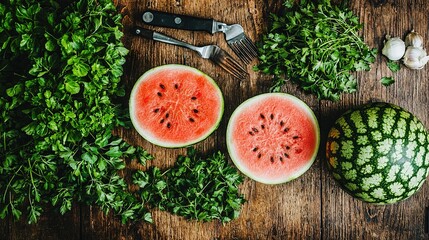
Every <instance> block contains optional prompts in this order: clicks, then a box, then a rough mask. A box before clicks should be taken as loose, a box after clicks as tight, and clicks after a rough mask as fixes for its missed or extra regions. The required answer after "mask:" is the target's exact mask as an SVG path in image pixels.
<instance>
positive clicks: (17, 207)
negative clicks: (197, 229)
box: [0, 0, 152, 223]
mask: <svg viewBox="0 0 429 240" xmlns="http://www.w3.org/2000/svg"><path fill="white" fill-rule="evenodd" d="M121 37H122V32H121V16H120V15H119V14H117V12H116V7H115V6H114V5H113V3H112V2H111V1H110V0H80V1H76V2H72V3H70V4H68V5H66V6H62V5H60V4H59V3H58V2H56V1H53V0H42V1H36V0H10V1H6V2H2V3H0V56H1V58H0V59H1V60H0V118H1V125H0V217H1V218H4V217H6V216H7V215H9V214H12V215H13V216H14V217H15V218H16V219H19V218H20V217H21V215H22V214H23V212H24V211H25V212H26V215H27V218H28V222H29V223H34V222H36V221H37V220H38V218H39V217H40V215H41V214H42V213H43V207H44V206H46V205H47V203H49V204H51V205H53V206H54V207H55V208H58V209H59V211H60V212H61V213H62V214H63V213H65V212H67V211H69V210H70V209H71V207H72V204H73V202H75V201H78V202H82V203H86V204H91V205H97V206H99V207H100V208H101V209H103V210H104V211H106V212H108V211H109V210H113V211H114V212H115V213H116V214H118V215H120V216H121V217H122V220H123V221H126V220H128V219H132V218H138V219H145V218H148V212H147V210H146V207H145V206H141V204H139V199H138V198H137V197H136V196H135V195H133V194H132V193H130V192H129V191H128V185H127V183H126V182H125V180H124V179H123V177H121V176H120V175H119V172H120V170H121V169H124V168H125V162H124V161H123V159H124V158H141V159H142V160H147V159H151V158H152V156H150V155H149V154H148V153H147V152H145V151H144V150H142V149H140V148H136V147H134V146H130V145H129V144H127V143H126V142H124V141H122V140H121V139H120V138H118V137H117V136H113V135H112V130H113V129H115V128H117V127H121V126H126V125H128V124H127V123H128V119H127V117H126V114H127V113H126V112H124V111H123V110H122V109H126V108H124V107H121V105H120V104H119V103H120V102H121V100H120V98H121V97H122V96H124V95H125V91H124V87H123V86H122V84H121V83H120V80H121V75H122V65H123V64H124V63H125V55H126V54H127V52H128V50H127V49H126V48H124V46H123V45H122V43H121V40H120V39H121Z"/></svg>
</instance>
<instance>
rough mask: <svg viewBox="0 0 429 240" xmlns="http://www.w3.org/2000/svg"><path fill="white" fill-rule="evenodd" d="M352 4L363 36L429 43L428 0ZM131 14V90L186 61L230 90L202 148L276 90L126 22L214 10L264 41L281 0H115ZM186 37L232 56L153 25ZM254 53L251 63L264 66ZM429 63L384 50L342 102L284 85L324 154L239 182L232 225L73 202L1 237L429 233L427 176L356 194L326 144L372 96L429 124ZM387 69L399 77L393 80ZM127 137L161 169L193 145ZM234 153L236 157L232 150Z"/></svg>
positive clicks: (207, 38)
mask: <svg viewBox="0 0 429 240" xmlns="http://www.w3.org/2000/svg"><path fill="white" fill-rule="evenodd" d="M349 2H350V3H349V4H350V8H351V9H352V10H353V12H354V13H355V14H357V15H358V16H359V17H360V19H361V22H363V30H362V32H361V33H362V34H363V37H364V40H365V42H366V43H367V44H368V45H369V46H371V47H375V48H378V49H380V51H381V47H382V43H383V40H384V37H385V35H386V34H390V35H392V36H400V37H404V36H405V34H406V33H407V32H409V31H410V30H412V29H415V30H416V31H417V32H419V33H421V34H422V35H423V38H424V39H425V42H424V44H425V46H426V47H429V4H428V1H427V0H385V1H377V0H350V1H349ZM116 3H117V6H118V11H120V12H121V13H122V14H123V15H124V25H125V28H124V31H125V36H124V39H123V41H124V43H125V45H126V47H127V48H128V49H129V50H130V53H129V55H128V57H127V63H126V65H125V73H126V75H125V76H124V80H125V81H126V82H127V86H128V88H127V90H128V91H130V90H131V87H132V85H133V84H134V82H135V81H136V80H137V78H138V77H139V76H140V75H141V74H143V73H144V72H145V71H147V70H148V69H150V68H152V67H155V66H159V65H163V64H168V63H179V64H186V65H189V66H192V67H195V68H198V69H200V70H202V71H204V72H206V73H208V74H209V75H210V76H212V77H213V78H214V79H215V80H216V81H217V83H218V84H219V86H220V88H221V90H222V92H223V93H224V97H225V113H224V117H223V119H222V122H221V124H220V127H219V129H218V130H216V131H215V133H214V134H213V135H211V136H210V137H209V138H208V139H206V140H205V141H203V142H201V143H198V144H197V145H195V147H196V148H197V149H198V150H201V151H203V152H204V151H213V150H217V149H219V150H221V151H223V152H225V153H226V144H225V132H226V125H227V121H228V119H229V117H230V115H231V113H232V112H233V110H234V109H235V108H236V107H237V106H238V105H239V104H240V103H241V102H243V101H244V100H246V99H248V98H249V97H252V96H254V95H257V94H260V93H265V92H268V91H269V87H270V84H271V82H270V76H262V75H260V74H259V73H256V72H254V71H252V66H251V65H249V66H248V71H249V73H250V80H246V81H239V80H237V79H234V78H232V77H231V76H230V75H228V74H227V73H225V72H224V71H222V70H221V69H220V68H219V67H217V66H215V65H213V64H212V63H211V62H209V61H207V60H203V59H201V58H199V57H198V56H197V54H196V53H194V52H191V51H189V50H186V49H183V48H180V47H175V46H170V45H166V44H163V43H158V42H153V41H149V40H145V39H142V38H138V37H135V36H133V35H132V34H131V33H130V32H129V31H128V30H129V28H130V27H131V26H133V25H134V24H135V23H140V18H139V13H141V12H142V11H144V10H145V9H148V8H150V9H156V10H161V11H168V12H172V13H178V14H191V15H195V16H200V17H209V18H214V19H216V20H219V21H223V22H227V23H239V24H241V25H242V26H243V28H244V29H245V32H246V34H247V35H248V36H249V37H250V38H251V39H253V40H255V41H256V40H258V39H259V38H260V36H261V34H263V33H264V32H265V30H266V28H267V26H268V25H267V24H268V20H269V17H268V16H269V13H270V12H276V11H279V9H280V8H281V0H277V1H274V0H198V1H197V0H195V1H194V0H117V1H116ZM151 29H156V30H158V31H160V32H162V33H165V34H168V35H171V36H174V37H176V38H178V39H181V40H185V41H187V42H190V43H193V44H196V45H204V44H217V45H219V46H221V47H222V48H223V49H225V50H227V51H228V52H230V53H231V54H232V52H231V51H230V49H229V48H228V47H227V45H226V42H225V40H224V37H223V35H221V34H215V35H210V34H206V33H202V32H190V31H182V30H173V29H163V28H151ZM256 63H257V61H254V62H253V63H252V64H253V65H254V64H256ZM428 73H429V66H426V68H424V69H422V70H419V71H416V70H409V69H407V68H405V67H402V68H401V70H400V71H399V72H396V73H392V72H391V71H390V70H389V69H388V68H387V65H386V59H385V58H383V57H381V55H380V54H379V55H378V56H377V59H376V62H375V63H374V64H373V65H372V69H371V71H368V72H362V73H357V74H356V77H357V79H358V83H359V89H358V91H357V92H356V93H353V94H347V95H343V96H342V98H341V99H340V101H338V102H331V101H319V100H317V99H316V98H315V97H314V96H312V95H307V94H304V93H302V92H301V91H299V90H297V88H296V86H295V85H293V84H291V83H287V84H286V85H285V86H284V89H283V91H285V92H288V93H291V94H293V95H295V96H297V97H299V98H301V99H302V100H303V101H305V102H306V103H307V104H308V105H309V106H310V107H311V108H312V109H313V111H314V112H315V113H316V115H317V117H318V120H319V123H320V127H321V133H322V142H321V147H320V151H319V155H318V158H317V160H316V162H315V163H314V165H313V166H312V167H311V168H310V170H309V171H308V172H306V173H305V174H304V175H303V176H301V177H300V178H298V179H296V180H294V181H292V182H290V183H286V184H281V185H275V186H270V185H264V184H260V183H257V182H255V181H252V180H250V179H248V178H246V179H245V181H244V183H243V184H242V185H241V186H240V191H241V193H243V194H244V195H245V198H246V199H247V202H246V203H245V204H244V206H243V209H242V212H241V214H240V217H239V218H238V219H236V220H234V221H232V222H230V223H227V224H222V223H220V222H217V221H215V222H209V223H200V222H196V221H186V220H184V219H182V218H180V217H177V216H175V215H172V214H169V213H167V212H162V211H154V212H153V219H154V223H153V224H149V223H145V222H138V223H130V224H126V225H123V224H121V223H120V220H118V219H117V218H115V217H113V216H112V215H110V214H109V215H105V214H103V213H102V212H101V211H100V210H99V209H98V208H95V207H88V206H79V205H77V204H76V205H75V206H74V207H73V209H72V211H71V212H69V213H67V214H65V215H63V216H62V215H60V214H59V213H58V212H55V211H48V212H46V213H45V214H44V215H43V216H42V218H41V219H40V221H39V223H37V224H35V225H28V224H27V223H26V221H25V219H23V220H22V221H19V222H15V221H13V220H12V219H5V220H1V221H0V239H10V240H12V239H44V240H45V239H46V240H47V239H83V240H86V239H94V240H98V239H127V240H128V239H130V240H131V239H195V240H196V239H429V234H428V233H427V232H426V231H427V229H426V231H425V208H426V207H427V206H429V197H428V196H429V184H428V183H425V184H424V185H423V187H422V188H421V190H420V191H419V192H418V193H417V194H415V195H414V196H412V197H411V198H409V199H408V200H406V201H403V202H400V203H397V204H393V205H385V206H376V205H371V204H366V203H363V202H361V201H359V200H355V199H353V198H352V197H350V196H349V195H347V194H346V193H345V192H344V191H342V190H341V189H340V188H339V187H338V185H336V183H335V182H334V180H333V178H332V176H331V175H330V174H329V172H328V169H327V166H326V164H325V158H324V144H325V140H326V135H327V132H328V130H329V128H330V126H331V124H332V123H333V121H334V120H335V119H336V118H337V117H338V116H339V115H340V114H342V113H343V112H344V111H345V110H346V109H350V108H352V107H355V106H358V105H360V104H364V103H367V102H371V101H385V102H390V103H393V104H397V105H399V106H402V107H404V108H405V109H408V110H409V111H411V112H412V113H414V114H415V115H416V116H417V117H418V118H419V119H420V120H421V121H422V122H423V123H424V125H425V126H426V127H428V128H429V114H428V105H429V94H428V91H429V74H428ZM383 76H393V77H394V78H395V79H396V82H395V83H394V84H393V85H391V86H389V87H385V86H383V85H382V84H381V83H380V79H381V77H383ZM118 133H119V134H120V135H122V136H123V137H124V138H125V139H126V140H127V141H129V142H133V143H135V144H138V145H141V146H143V148H145V149H147V150H148V151H149V152H150V153H151V154H153V155H154V156H155V158H156V160H154V161H153V162H152V163H150V164H153V165H156V166H158V167H162V168H164V167H169V166H172V164H173V163H174V161H175V159H176V157H177V155H178V154H185V149H164V148H161V147H157V146H154V145H152V144H150V143H148V142H146V141H145V140H143V139H142V138H141V137H140V136H139V135H138V134H137V133H136V132H134V131H131V130H129V131H124V130H118ZM228 159H229V158H228Z"/></svg>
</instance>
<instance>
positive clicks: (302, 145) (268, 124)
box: [227, 93, 320, 184]
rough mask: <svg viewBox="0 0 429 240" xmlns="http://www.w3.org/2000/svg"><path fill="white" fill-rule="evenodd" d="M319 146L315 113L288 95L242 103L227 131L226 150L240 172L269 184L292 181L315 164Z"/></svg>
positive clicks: (255, 98)
mask: <svg viewBox="0 0 429 240" xmlns="http://www.w3.org/2000/svg"><path fill="white" fill-rule="evenodd" d="M319 143H320V131H319V124H318V122H317V119H316V117H315V115H314V113H313V111H312V110H311V109H310V108H309V107H308V106H307V105H306V104H305V103H304V102H302V101H301V100H299V99H298V98H296V97H294V96H292V95H289V94H285V93H266V94H261V95H258V96H255V97H253V98H250V99H248V100H247V101H245V102H243V103H242V104H241V105H240V106H239V107H238V108H237V109H236V110H235V111H234V113H233V114H232V116H231V118H230V120H229V123H228V127H227V147H228V152H229V155H230V157H231V159H232V161H233V162H234V163H235V165H236V166H237V168H238V169H239V170H240V171H241V172H243V173H244V174H245V175H247V176H248V177H250V178H252V179H254V180H256V181H258V182H261V183H266V184H279V183H285V182H288V181H291V180H293V179H295V178H297V177H299V176H301V175H302V174H303V173H304V172H306V171H307V170H308V169H309V168H310V166H311V165H312V164H313V162H314V160H315V158H316V155H317V151H318V148H319Z"/></svg>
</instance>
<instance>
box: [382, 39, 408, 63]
mask: <svg viewBox="0 0 429 240" xmlns="http://www.w3.org/2000/svg"><path fill="white" fill-rule="evenodd" d="M381 53H382V54H383V55H384V56H386V57H387V58H388V59H390V60H392V61H396V60H399V59H401V58H402V56H404V53H405V43H404V41H402V39H400V38H398V37H393V38H389V37H387V41H386V43H385V44H384V47H383V49H382V51H381Z"/></svg>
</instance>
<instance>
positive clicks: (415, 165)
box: [326, 103, 429, 204]
mask: <svg viewBox="0 0 429 240" xmlns="http://www.w3.org/2000/svg"><path fill="white" fill-rule="evenodd" d="M428 148H429V135H428V132H427V130H426V129H425V127H424V125H423V124H422V123H421V122H420V121H419V120H418V119H417V118H416V117H415V116H413V115H412V114H411V113H410V112H408V111H406V110H404V109H403V108H401V107H398V106H396V105H392V104H389V103H371V104H367V105H364V106H363V107H361V108H359V109H356V110H350V111H348V112H346V113H345V114H344V115H342V116H341V117H340V118H338V119H337V121H336V122H335V123H334V125H333V127H332V128H331V130H330V131H329V134H328V138H327V143H326V157H327V161H328V166H329V169H330V171H331V172H332V175H333V177H334V179H335V180H336V181H337V182H338V183H339V185H340V186H341V187H342V188H343V189H344V190H345V191H346V192H348V193H349V194H350V195H352V196H353V197H356V198H358V199H361V200H363V201H365V202H370V203H375V204H388V203H396V202H398V201H401V200H404V199H406V198H408V197H410V196H411V195H413V194H414V193H415V192H417V191H418V190H419V189H420V187H421V186H422V185H423V183H424V181H425V180H426V178H427V176H428V169H429V149H428Z"/></svg>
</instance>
